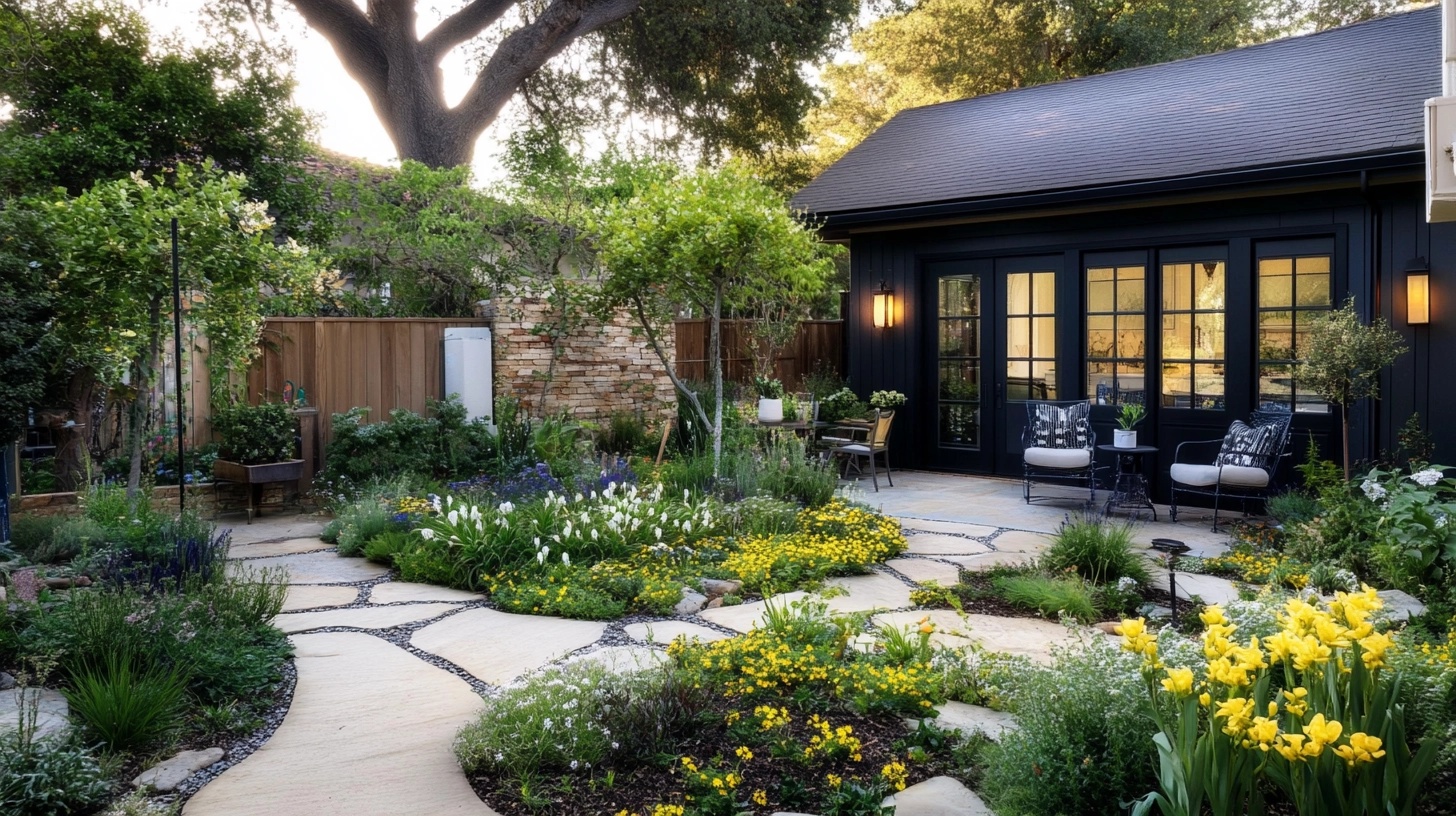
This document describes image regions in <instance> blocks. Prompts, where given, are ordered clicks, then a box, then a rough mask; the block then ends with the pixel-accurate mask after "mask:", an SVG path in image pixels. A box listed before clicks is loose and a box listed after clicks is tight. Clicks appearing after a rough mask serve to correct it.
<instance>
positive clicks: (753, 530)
mask: <svg viewBox="0 0 1456 816" xmlns="http://www.w3.org/2000/svg"><path fill="white" fill-rule="evenodd" d="M799 509H800V508H799V505H797V504H795V503H793V502H790V501H784V500H782V499H777V498H774V497H772V496H751V497H749V498H746V499H744V500H742V501H738V502H734V503H732V504H730V505H728V507H727V508H726V510H727V513H728V523H729V525H730V526H731V530H732V532H733V534H734V535H740V536H745V535H761V536H771V535H782V534H784V533H792V532H793V531H795V530H797V529H798V527H799Z"/></svg>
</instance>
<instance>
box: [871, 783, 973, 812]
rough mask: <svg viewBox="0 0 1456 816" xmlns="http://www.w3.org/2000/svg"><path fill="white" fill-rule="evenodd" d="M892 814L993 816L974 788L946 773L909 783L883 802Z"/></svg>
mask: <svg viewBox="0 0 1456 816" xmlns="http://www.w3.org/2000/svg"><path fill="white" fill-rule="evenodd" d="M884 805H885V806H886V807H894V808H895V816H995V814H994V813H992V812H991V809H990V808H988V807H986V803H985V802H982V801H981V797H979V796H977V795H976V793H975V792H974V791H972V790H971V789H970V788H967V787H966V786H965V785H962V784H961V783H960V782H958V781H956V780H954V779H952V778H950V777H948V776H936V777H932V778H930V779H927V780H925V781H924V782H921V783H920V784H918V785H911V786H910V787H908V788H906V789H905V790H902V791H900V792H899V793H897V794H895V795H894V796H891V797H889V798H888V799H886V800H885V801H884Z"/></svg>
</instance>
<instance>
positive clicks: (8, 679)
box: [0, 672, 15, 691]
mask: <svg viewBox="0 0 1456 816" xmlns="http://www.w3.org/2000/svg"><path fill="white" fill-rule="evenodd" d="M13 688H15V677H14V676H13V675H10V674H7V673H6V672H0V691H9V690H11V689H13Z"/></svg>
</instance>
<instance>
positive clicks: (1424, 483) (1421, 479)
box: [1410, 468, 1446, 487]
mask: <svg viewBox="0 0 1456 816" xmlns="http://www.w3.org/2000/svg"><path fill="white" fill-rule="evenodd" d="M1445 476H1446V474H1444V473H1442V472H1441V471H1439V470H1437V469H1435V468H1426V469H1425V470H1421V471H1417V472H1415V473H1412V474H1411V476H1410V478H1411V481H1413V482H1415V483H1416V484H1418V485H1420V486H1421V487H1431V486H1433V485H1434V484H1436V482H1439V481H1441V479H1443V478H1445Z"/></svg>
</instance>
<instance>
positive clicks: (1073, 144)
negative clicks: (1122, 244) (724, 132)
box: [793, 7, 1441, 215]
mask: <svg viewBox="0 0 1456 816" xmlns="http://www.w3.org/2000/svg"><path fill="white" fill-rule="evenodd" d="M1440 92H1441V22H1440V9H1439V7H1430V8H1426V9H1420V10H1417V11H1412V12H1407V13H1404V14H1396V15H1391V16H1389V17H1382V18H1379V19H1376V20H1371V21H1369V22H1365V23H1360V24H1357V25H1351V26H1346V27H1343V28H1338V29H1333V30H1330V31H1326V32H1322V33H1319V34H1312V35H1308V36H1303V37H1295V38H1291V39H1286V40H1277V41H1274V42H1269V43H1264V44H1261V45H1256V46H1250V47H1247V48H1239V49H1235V50H1232V51H1225V52H1222V53H1218V54H1210V55H1206V56H1202V57H1193V58H1190V59H1184V60H1179V61H1177V62H1169V63H1163V64H1161V65H1150V66H1146V67H1143V68H1132V69H1128V70H1124V71H1116V72H1113V73H1108V74H1101V75H1098V76H1091V77H1083V78H1080V79H1072V80H1067V81H1064V82H1057V83H1052V84H1048V85H1039V86H1035V87H1031V88H1022V89H1018V90H1014V91H1007V92H1004V93H998V94H989V95H986V96H978V97H972V98H970V99H963V100H960V101H957V102H947V103H944V104H940V105H931V106H928V107H923V108H914V109H911V110H906V111H903V112H901V113H899V114H897V115H896V116H895V117H894V118H892V119H891V120H890V121H889V122H887V123H885V124H884V125H883V126H882V127H880V129H879V130H877V131H875V132H874V133H873V134H871V135H870V137H869V138H867V139H865V141H864V142H862V143H860V144H859V145H858V146H856V147H855V148H854V149H853V150H851V151H850V152H849V153H848V154H847V155H845V156H844V158H842V159H840V160H839V161H838V162H836V163H835V164H834V165H832V166H831V167H830V168H829V169H827V170H825V171H824V172H823V173H822V174H820V176H819V177H818V178H816V179H814V181H812V182H811V183H810V184H809V185H808V186H807V187H805V188H804V189H803V190H801V191H800V192H799V194H798V195H797V196H795V197H794V202H793V203H794V206H795V207H796V208H798V209H803V210H808V211H810V212H813V213H816V214H820V215H824V214H828V213H838V212H848V211H856V210H877V209H881V208H894V207H900V206H906V205H914V204H926V203H934V202H953V201H969V200H975V199H982V198H995V197H999V196H1006V195H1018V194H1026V193H1036V192H1047V191H1055V190H1072V189H1078V188H1084V187H1096V186H1101V185H1107V184H1118V183H1124V182H1136V181H1151V180H1158V179H1171V178H1179V177H1186V176H1196V175H1201V174H1205V173H1214V172H1226V171H1230V170H1238V169H1248V168H1256V167H1269V166H1278V165H1284V164H1292V163H1300V162H1308V161H1313V160H1319V159H1329V158H1336V157H1352V156H1364V155H1370V154H1379V153H1389V152H1394V151H1402V150H1410V149H1412V148H1416V147H1419V146H1420V145H1421V144H1422V141H1423V133H1422V128H1423V125H1422V110H1423V102H1424V100H1425V99H1427V98H1428V97H1432V96H1439V95H1440Z"/></svg>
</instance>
